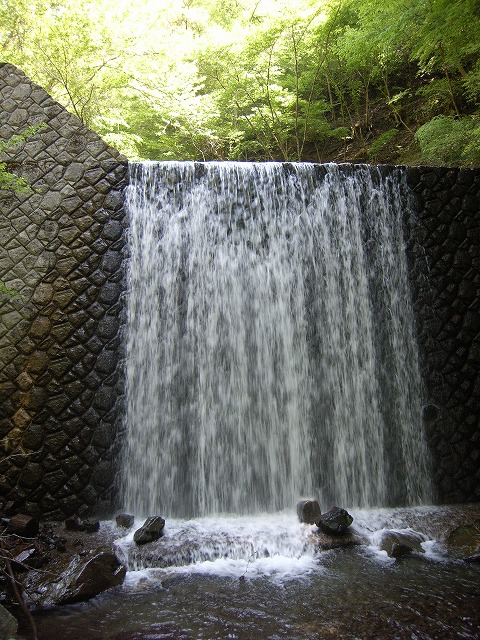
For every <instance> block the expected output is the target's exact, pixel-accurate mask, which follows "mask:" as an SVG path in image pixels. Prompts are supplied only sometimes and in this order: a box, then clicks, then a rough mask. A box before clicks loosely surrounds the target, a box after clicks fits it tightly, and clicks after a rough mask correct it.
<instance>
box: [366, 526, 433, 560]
mask: <svg viewBox="0 0 480 640" xmlns="http://www.w3.org/2000/svg"><path fill="white" fill-rule="evenodd" d="M426 540H427V537H426V536H425V535H423V533H418V532H417V531H414V530H413V529H399V530H396V529H382V530H381V531H378V532H377V533H376V535H375V536H374V542H375V543H376V544H377V546H378V548H379V549H380V550H381V551H386V552H387V555H388V556H389V557H390V558H400V557H401V556H405V555H408V554H409V553H412V552H413V551H416V552H420V553H424V549H423V547H422V542H425V541H426Z"/></svg>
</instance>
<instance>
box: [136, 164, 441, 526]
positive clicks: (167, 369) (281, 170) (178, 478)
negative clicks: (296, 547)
mask: <svg viewBox="0 0 480 640" xmlns="http://www.w3.org/2000/svg"><path fill="white" fill-rule="evenodd" d="M405 207H408V195H407V189H406V188H405V186H404V184H403V181H402V176H401V172H400V171H397V172H394V173H393V174H392V173H390V174H389V175H382V172H381V171H380V170H379V169H377V168H374V167H367V166H351V167H348V166H340V167H339V166H337V165H313V164H290V163H289V164H282V163H266V164H257V163H230V162H225V163H193V162H162V163H142V164H137V165H133V167H132V169H131V183H130V186H129V190H128V210H129V215H130V233H129V237H130V267H129V275H128V277H129V297H128V323H127V325H128V326H127V341H128V344H127V359H126V370H127V392H128V393H127V414H126V431H127V438H126V446H125V464H124V468H125V477H124V496H125V505H124V506H125V507H126V508H127V509H129V510H130V511H132V512H134V513H135V514H137V515H139V516H141V515H144V516H145V515H151V514H154V513H160V514H162V515H164V516H176V517H194V516H203V515H208V514H215V513H237V514H242V513H256V512H261V511H269V512H272V511H278V510H279V509H283V508H286V507H291V506H292V505H294V504H295V502H296V500H297V499H298V498H299V497H301V496H303V495H315V496H317V497H319V498H320V501H321V504H322V507H325V506H328V505H329V504H330V505H332V504H333V503H335V504H339V505H341V506H345V507H353V506H356V507H367V506H382V505H395V504H418V503H422V502H430V501H431V493H430V492H431V490H430V482H429V480H428V462H427V461H428V455H427V449H426V445H425V441H424V435H423V427H422V418H421V405H422V398H421V381H420V377H419V369H418V362H417V352H416V345H415V335H414V329H413V326H414V323H413V318H412V310H411V303H410V295H409V289H408V277H407V264H406V257H405V247H404V239H403V233H402V216H403V214H402V212H403V211H404V209H405Z"/></svg>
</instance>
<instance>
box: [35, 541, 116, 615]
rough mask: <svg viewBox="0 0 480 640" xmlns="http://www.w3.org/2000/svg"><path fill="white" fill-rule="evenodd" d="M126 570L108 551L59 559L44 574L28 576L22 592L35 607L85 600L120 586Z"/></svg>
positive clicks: (97, 550) (95, 551)
mask: <svg viewBox="0 0 480 640" xmlns="http://www.w3.org/2000/svg"><path fill="white" fill-rule="evenodd" d="M125 573H126V569H125V567H124V566H123V565H122V564H121V563H120V561H119V560H118V558H117V556H116V555H115V554H114V553H113V552H112V551H110V550H105V549H96V550H93V551H90V552H88V553H85V554H83V555H80V554H76V555H74V556H73V557H71V556H65V557H64V556H59V557H58V558H57V559H56V561H55V562H54V563H52V564H50V565H49V566H48V571H44V572H41V573H40V572H31V573H30V574H28V576H27V579H26V580H25V588H26V590H28V592H29V594H31V595H30V598H31V600H32V602H33V603H34V604H35V605H40V606H51V605H60V604H71V603H74V602H82V601H84V600H89V599H90V598H93V597H94V596H96V595H98V594H99V593H102V592H103V591H106V590H107V589H110V588H112V587H116V586H118V585H120V584H122V582H123V579H124V577H125Z"/></svg>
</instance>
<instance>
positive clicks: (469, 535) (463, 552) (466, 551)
mask: <svg viewBox="0 0 480 640" xmlns="http://www.w3.org/2000/svg"><path fill="white" fill-rule="evenodd" d="M445 543H446V545H447V549H448V551H449V552H450V553H452V554H453V555H456V556H459V557H463V558H467V557H469V556H475V555H477V554H478V553H480V520H476V521H475V522H472V523H471V524H466V525H460V526H459V527H456V528H455V529H453V530H452V531H450V533H449V534H448V536H447V539H446V541H445Z"/></svg>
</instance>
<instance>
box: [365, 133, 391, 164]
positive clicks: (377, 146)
mask: <svg viewBox="0 0 480 640" xmlns="http://www.w3.org/2000/svg"><path fill="white" fill-rule="evenodd" d="M397 136H398V129H388V131H384V132H383V133H382V134H380V135H379V136H378V138H377V139H376V140H375V142H373V144H371V145H370V148H369V149H368V158H369V159H370V160H372V161H373V162H375V160H377V159H378V156H379V155H380V153H381V152H382V151H383V150H384V149H385V148H386V147H389V146H390V145H391V144H392V142H393V141H394V140H395V138H396V137H397Z"/></svg>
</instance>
